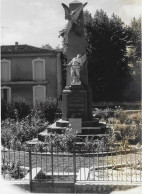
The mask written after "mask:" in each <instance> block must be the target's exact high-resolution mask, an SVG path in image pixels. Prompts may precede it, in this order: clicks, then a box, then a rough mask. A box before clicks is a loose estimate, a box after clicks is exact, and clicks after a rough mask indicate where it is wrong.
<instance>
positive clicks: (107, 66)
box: [84, 10, 131, 101]
mask: <svg viewBox="0 0 142 194" xmlns="http://www.w3.org/2000/svg"><path fill="white" fill-rule="evenodd" d="M84 16H85V28H86V40H87V55H88V72H89V81H90V85H91V88H92V93H93V100H94V101H98V100H99V101H100V100H106V101H107V100H121V99H122V98H123V91H124V89H125V86H126V85H127V83H128V82H129V80H130V69H129V67H128V56H127V55H126V52H127V51H126V48H127V45H129V42H130V40H131V32H130V28H129V27H127V26H126V25H125V24H124V23H123V22H122V21H121V19H120V18H119V17H118V16H116V15H115V14H113V15H112V16H111V17H110V18H109V17H108V16H107V14H106V13H105V12H104V11H103V10H97V11H96V13H95V14H94V16H92V15H91V14H90V13H89V12H88V11H86V12H85V13H84Z"/></svg>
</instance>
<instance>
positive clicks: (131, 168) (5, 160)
mask: <svg viewBox="0 0 142 194" xmlns="http://www.w3.org/2000/svg"><path fill="white" fill-rule="evenodd" d="M1 168H2V171H1V172H2V176H3V177H4V179H6V180H17V179H18V180H19V179H20V180H29V181H49V182H55V181H57V182H58V181H69V182H76V181H117V182H118V181H123V182H141V181H142V148H141V146H140V147H136V146H131V147H130V146H129V147H125V148H124V147H123V148H122V147H111V148H110V149H109V150H106V149H103V148H99V149H96V148H93V147H92V148H91V147H89V148H86V147H83V148H79V149H78V146H77V145H76V146H73V149H71V150H69V149H66V150H61V149H60V148H59V147H58V146H53V145H52V144H51V146H50V149H49V147H48V146H46V147H44V149H43V150H42V151H39V150H38V149H37V150H35V149H34V150H33V149H28V150H27V149H22V150H16V149H6V148H3V149H2V151H1Z"/></svg>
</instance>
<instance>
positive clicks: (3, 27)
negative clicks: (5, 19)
mask: <svg viewBox="0 0 142 194" xmlns="http://www.w3.org/2000/svg"><path fill="white" fill-rule="evenodd" d="M1 28H2V45H3V42H4V29H6V28H7V27H5V26H2V27H1Z"/></svg>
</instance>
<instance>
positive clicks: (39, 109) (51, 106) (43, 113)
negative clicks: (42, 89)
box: [33, 98, 61, 123]
mask: <svg viewBox="0 0 142 194" xmlns="http://www.w3.org/2000/svg"><path fill="white" fill-rule="evenodd" d="M34 113H35V114H36V115H38V116H39V118H41V119H46V120H47V121H48V122H49V123H53V122H54V121H55V120H56V119H57V118H59V114H60V113H61V105H60V104H58V103H57V100H56V99H55V98H47V99H46V101H45V102H36V103H35V105H34V108H33V114H34Z"/></svg>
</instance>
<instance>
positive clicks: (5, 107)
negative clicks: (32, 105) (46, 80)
mask: <svg viewBox="0 0 142 194" xmlns="http://www.w3.org/2000/svg"><path fill="white" fill-rule="evenodd" d="M7 118H11V119H15V118H16V115H15V107H14V105H13V103H7V102H5V101H4V100H2V101H1V119H2V120H5V119H7Z"/></svg>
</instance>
